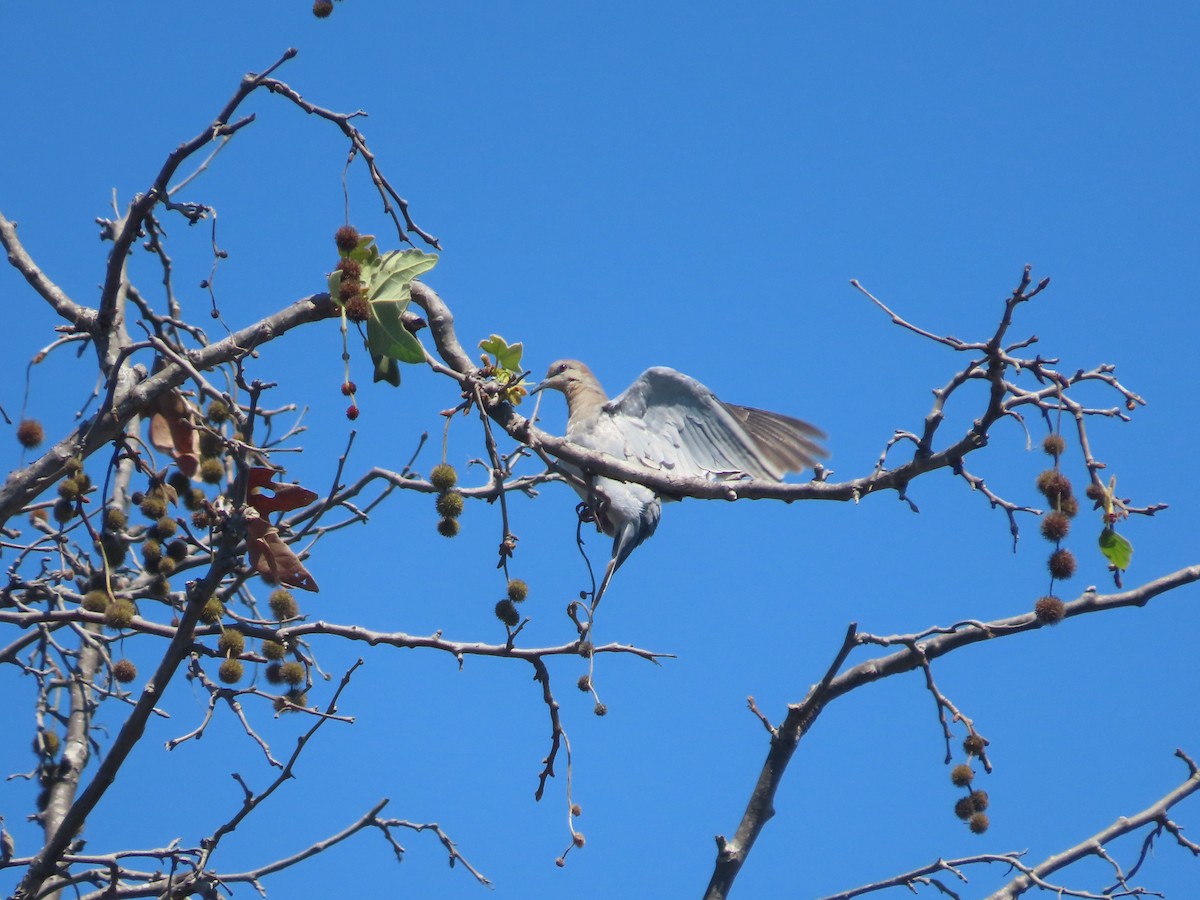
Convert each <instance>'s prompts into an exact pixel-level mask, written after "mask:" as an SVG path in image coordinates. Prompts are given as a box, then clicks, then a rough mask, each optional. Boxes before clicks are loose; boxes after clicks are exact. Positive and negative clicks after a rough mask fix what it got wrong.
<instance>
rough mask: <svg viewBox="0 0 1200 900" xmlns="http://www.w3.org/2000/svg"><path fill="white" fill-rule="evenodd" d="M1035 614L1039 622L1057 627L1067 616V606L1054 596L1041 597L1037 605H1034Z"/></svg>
mask: <svg viewBox="0 0 1200 900" xmlns="http://www.w3.org/2000/svg"><path fill="white" fill-rule="evenodd" d="M1033 614H1034V615H1035V616H1037V618H1038V621H1039V622H1045V623H1046V624H1047V625H1057V624H1058V623H1059V622H1061V621H1062V620H1063V617H1064V616H1065V615H1066V614H1067V605H1066V604H1065V603H1063V602H1062V601H1061V600H1060V599H1058V598H1057V597H1054V596H1048V597H1039V598H1038V601H1037V603H1035V604H1033Z"/></svg>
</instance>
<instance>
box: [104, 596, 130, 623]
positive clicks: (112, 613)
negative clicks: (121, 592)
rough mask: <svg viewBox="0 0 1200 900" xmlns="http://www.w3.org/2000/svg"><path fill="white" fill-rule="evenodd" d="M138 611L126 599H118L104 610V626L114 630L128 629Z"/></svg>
mask: <svg viewBox="0 0 1200 900" xmlns="http://www.w3.org/2000/svg"><path fill="white" fill-rule="evenodd" d="M135 615H137V609H136V608H135V607H134V605H133V603H132V602H130V601H129V600H126V599H125V598H124V597H118V598H117V599H116V600H114V601H112V602H111V603H109V604H108V606H107V607H106V608H105V610H104V624H105V625H107V626H108V627H109V628H112V629H114V630H119V629H121V628H128V627H129V626H130V625H131V624H132V623H133V617H134V616H135Z"/></svg>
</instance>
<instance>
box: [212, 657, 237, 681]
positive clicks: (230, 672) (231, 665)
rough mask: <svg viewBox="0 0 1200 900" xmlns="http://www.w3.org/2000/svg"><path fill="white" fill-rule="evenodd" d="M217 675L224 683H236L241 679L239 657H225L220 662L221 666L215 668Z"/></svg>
mask: <svg viewBox="0 0 1200 900" xmlns="http://www.w3.org/2000/svg"><path fill="white" fill-rule="evenodd" d="M217 677H218V678H220V679H221V681H222V683H224V684H237V683H238V682H239V681H241V680H242V661H241V660H240V659H227V660H225V661H224V662H223V663H221V668H219V669H217Z"/></svg>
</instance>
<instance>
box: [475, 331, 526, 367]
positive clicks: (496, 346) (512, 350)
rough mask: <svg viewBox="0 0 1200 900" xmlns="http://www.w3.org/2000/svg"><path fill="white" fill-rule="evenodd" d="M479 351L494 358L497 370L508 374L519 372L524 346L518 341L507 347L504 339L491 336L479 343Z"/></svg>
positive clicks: (498, 336) (495, 335) (494, 335)
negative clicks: (505, 371) (506, 371)
mask: <svg viewBox="0 0 1200 900" xmlns="http://www.w3.org/2000/svg"><path fill="white" fill-rule="evenodd" d="M479 349H480V350H483V351H484V352H485V353H490V354H492V356H494V357H496V365H497V366H498V367H499V368H501V369H508V370H509V371H510V372H519V371H520V370H521V354H522V353H524V352H525V345H524V344H522V343H521V342H520V341H518V342H517V343H515V344H513V345H512V346H509V344H508V342H507V341H506V340H504V338H502V337H500V335H498V334H493V335H492V336H491V337H490V338H488V339H487V340H486V341H480V342H479Z"/></svg>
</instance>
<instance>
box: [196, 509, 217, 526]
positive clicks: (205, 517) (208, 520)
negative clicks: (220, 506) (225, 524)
mask: <svg viewBox="0 0 1200 900" xmlns="http://www.w3.org/2000/svg"><path fill="white" fill-rule="evenodd" d="M212 523H213V517H212V514H211V513H209V511H208V510H207V509H198V510H196V511H195V512H194V513H192V527H193V528H202V529H203V528H211V527H212Z"/></svg>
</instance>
